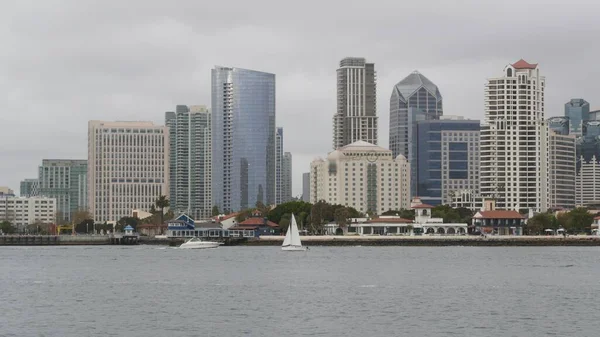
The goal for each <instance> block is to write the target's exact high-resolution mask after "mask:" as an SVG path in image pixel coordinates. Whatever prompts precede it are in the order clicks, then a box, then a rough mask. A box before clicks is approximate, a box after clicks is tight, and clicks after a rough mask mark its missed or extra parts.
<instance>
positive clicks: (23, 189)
mask: <svg viewBox="0 0 600 337" xmlns="http://www.w3.org/2000/svg"><path fill="white" fill-rule="evenodd" d="M39 186H40V183H39V180H37V179H25V180H23V181H21V183H20V188H19V195H20V196H21V197H26V198H29V197H35V196H37V195H39Z"/></svg>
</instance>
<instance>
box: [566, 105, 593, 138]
mask: <svg viewBox="0 0 600 337" xmlns="http://www.w3.org/2000/svg"><path fill="white" fill-rule="evenodd" d="M589 114H590V103H588V102H586V101H585V100H584V99H581V98H574V99H572V100H570V101H569V102H567V103H566V104H565V117H567V118H569V134H571V135H575V136H581V135H582V134H583V122H584V121H587V120H589Z"/></svg>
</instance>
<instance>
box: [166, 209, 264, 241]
mask: <svg viewBox="0 0 600 337" xmlns="http://www.w3.org/2000/svg"><path fill="white" fill-rule="evenodd" d="M255 236H256V234H255V231H254V230H251V229H240V230H233V229H226V228H223V227H221V224H219V223H216V222H213V221H209V222H199V223H196V221H194V219H193V218H191V217H189V216H187V215H186V214H181V215H179V216H178V217H177V218H175V219H173V220H170V221H169V222H168V224H167V237H169V238H192V237H200V238H210V239H226V238H252V237H255Z"/></svg>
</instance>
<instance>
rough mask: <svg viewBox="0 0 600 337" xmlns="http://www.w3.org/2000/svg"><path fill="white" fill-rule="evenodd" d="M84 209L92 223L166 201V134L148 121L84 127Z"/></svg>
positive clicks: (116, 218) (93, 124)
mask: <svg viewBox="0 0 600 337" xmlns="http://www.w3.org/2000/svg"><path fill="white" fill-rule="evenodd" d="M87 176H88V187H89V193H88V200H89V202H88V206H89V210H90V213H91V215H92V216H93V217H94V220H95V221H96V222H105V221H118V220H119V219H121V218H122V217H125V216H131V214H132V210H134V209H141V210H145V211H149V210H150V207H151V206H152V205H153V204H154V202H155V201H156V199H157V198H158V197H159V196H161V195H166V196H167V197H169V182H168V181H169V130H168V128H166V127H164V126H159V125H154V124H153V123H152V122H103V121H90V122H89V123H88V174H87Z"/></svg>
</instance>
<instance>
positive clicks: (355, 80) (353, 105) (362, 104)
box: [333, 57, 377, 150]
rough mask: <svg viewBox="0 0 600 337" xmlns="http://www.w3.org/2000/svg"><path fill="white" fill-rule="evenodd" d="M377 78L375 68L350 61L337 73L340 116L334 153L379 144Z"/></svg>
mask: <svg viewBox="0 0 600 337" xmlns="http://www.w3.org/2000/svg"><path fill="white" fill-rule="evenodd" d="M376 96H377V75H376V73H375V64H373V63H366V60H365V59H364V58H357V57H347V58H345V59H343V60H342V61H340V68H339V69H338V70H337V112H336V114H335V115H334V116H333V149H334V150H335V149H337V148H340V147H342V146H345V145H348V144H350V143H354V142H356V141H359V140H362V141H365V142H368V143H371V144H377V97H376Z"/></svg>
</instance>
